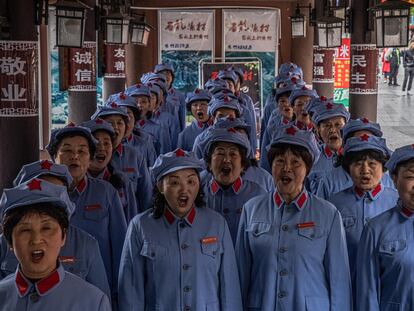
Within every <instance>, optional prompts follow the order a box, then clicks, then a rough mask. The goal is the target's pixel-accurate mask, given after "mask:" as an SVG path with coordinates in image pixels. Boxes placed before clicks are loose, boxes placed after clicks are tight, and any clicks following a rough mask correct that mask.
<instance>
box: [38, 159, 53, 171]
mask: <svg viewBox="0 0 414 311" xmlns="http://www.w3.org/2000/svg"><path fill="white" fill-rule="evenodd" d="M52 166H53V163H52V162H49V161H48V160H43V161H42V162H40V167H41V168H42V170H48V171H50V168H51V167H52Z"/></svg>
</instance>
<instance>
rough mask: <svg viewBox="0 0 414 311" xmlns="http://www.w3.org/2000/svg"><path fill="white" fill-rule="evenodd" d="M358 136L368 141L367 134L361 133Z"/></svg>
mask: <svg viewBox="0 0 414 311" xmlns="http://www.w3.org/2000/svg"><path fill="white" fill-rule="evenodd" d="M359 138H360V139H361V141H368V139H369V135H367V134H363V135H361V136H359Z"/></svg>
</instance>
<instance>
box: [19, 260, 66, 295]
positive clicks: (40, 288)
mask: <svg viewBox="0 0 414 311" xmlns="http://www.w3.org/2000/svg"><path fill="white" fill-rule="evenodd" d="M64 273H65V271H64V270H63V267H62V266H61V265H59V267H58V268H57V269H56V270H55V271H53V272H52V273H51V274H49V275H48V276H47V277H45V278H44V279H42V280H40V281H38V282H36V283H35V284H34V286H35V288H36V291H37V292H38V294H39V295H40V296H43V295H45V294H47V292H49V291H50V290H51V289H53V288H54V287H55V286H56V285H58V284H59V283H60V282H61V281H62V280H63V277H64ZM15 282H16V286H17V289H18V291H19V295H20V296H21V297H23V296H25V295H26V294H27V293H28V292H29V289H30V288H31V286H32V284H31V283H30V282H29V281H28V280H27V279H26V278H25V277H24V276H23V274H22V273H21V272H20V269H18V270H17V272H16V277H15Z"/></svg>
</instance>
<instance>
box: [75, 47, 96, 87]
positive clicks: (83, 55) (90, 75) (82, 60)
mask: <svg viewBox="0 0 414 311" xmlns="http://www.w3.org/2000/svg"><path fill="white" fill-rule="evenodd" d="M69 91H78V92H79V91H96V42H84V43H83V47H82V48H80V49H78V48H69Z"/></svg>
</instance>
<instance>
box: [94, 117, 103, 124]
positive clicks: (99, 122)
mask: <svg viewBox="0 0 414 311" xmlns="http://www.w3.org/2000/svg"><path fill="white" fill-rule="evenodd" d="M95 123H96V124H103V120H102V119H99V118H98V119H96V120H95Z"/></svg>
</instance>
